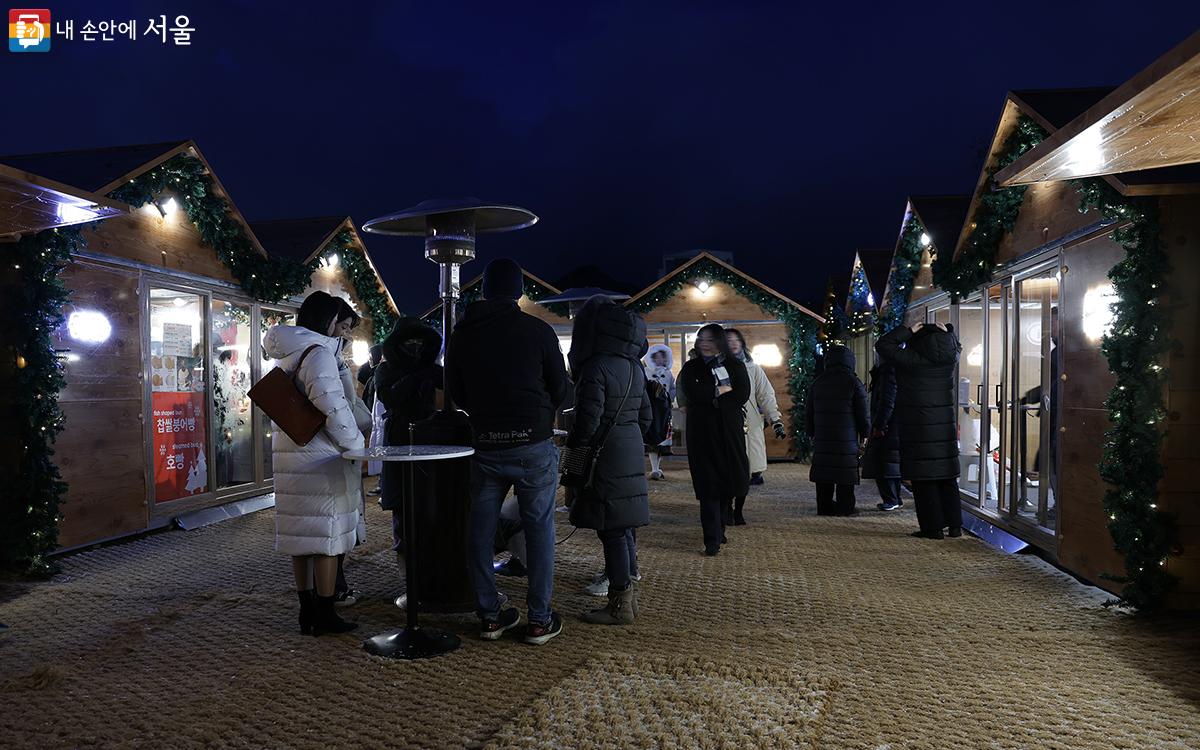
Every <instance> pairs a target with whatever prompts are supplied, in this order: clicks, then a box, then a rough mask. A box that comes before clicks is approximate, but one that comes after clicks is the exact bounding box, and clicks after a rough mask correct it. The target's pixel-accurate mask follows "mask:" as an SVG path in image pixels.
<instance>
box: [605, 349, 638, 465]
mask: <svg viewBox="0 0 1200 750" xmlns="http://www.w3.org/2000/svg"><path fill="white" fill-rule="evenodd" d="M633 374H634V364H633V363H632V362H630V363H629V385H627V386H625V395H624V396H622V397H621V403H620V404H619V405H618V406H617V410H616V411H615V412H613V416H612V419H610V420H609V421H608V424H607V425H606V426H605V427H604V433H603V434H602V435H601V436H600V439H599V440H597V441H596V451H597V452H599V451H600V449H601V448H603V447H604V444H605V443H606V442H608V435H609V433H610V432H612V430H613V427H615V426H616V424H617V419H618V418H620V416H621V410H622V409H624V408H625V402H626V401H628V400H629V392H630V391H631V390H633Z"/></svg>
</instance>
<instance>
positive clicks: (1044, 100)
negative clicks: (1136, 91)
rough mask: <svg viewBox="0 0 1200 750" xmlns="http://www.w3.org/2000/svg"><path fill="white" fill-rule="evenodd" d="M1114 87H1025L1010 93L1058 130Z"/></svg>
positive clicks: (1053, 128)
mask: <svg viewBox="0 0 1200 750" xmlns="http://www.w3.org/2000/svg"><path fill="white" fill-rule="evenodd" d="M1113 88H1114V87H1112V86H1104V87H1099V88H1086V89H1024V90H1022V91H1013V92H1010V93H1011V95H1012V96H1013V97H1014V98H1016V99H1017V100H1018V101H1019V103H1024V104H1027V105H1028V106H1029V107H1030V108H1032V109H1033V110H1034V111H1035V112H1036V113H1037V114H1038V115H1041V119H1043V120H1045V121H1046V123H1047V124H1049V125H1050V128H1051V129H1052V130H1058V129H1059V128H1061V127H1062V126H1063V125H1066V124H1067V123H1068V122H1070V121H1071V120H1074V119H1075V118H1076V117H1079V115H1081V114H1083V113H1084V112H1086V111H1087V110H1088V108H1089V107H1092V106H1093V105H1095V104H1096V103H1097V102H1099V101H1100V100H1101V99H1103V98H1104V97H1106V96H1108V95H1109V94H1111V93H1112V91H1113ZM1030 114H1032V113H1030Z"/></svg>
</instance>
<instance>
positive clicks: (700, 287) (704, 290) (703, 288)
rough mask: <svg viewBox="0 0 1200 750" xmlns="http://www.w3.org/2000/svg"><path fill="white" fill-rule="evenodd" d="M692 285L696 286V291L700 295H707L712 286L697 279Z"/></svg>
mask: <svg viewBox="0 0 1200 750" xmlns="http://www.w3.org/2000/svg"><path fill="white" fill-rule="evenodd" d="M692 283H693V284H695V285H696V291H698V292H700V293H701V294H708V293H709V291H710V290H711V289H712V284H710V283H709V281H708V279H697V280H696V281H693V282H692Z"/></svg>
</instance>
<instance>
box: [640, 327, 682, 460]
mask: <svg viewBox="0 0 1200 750" xmlns="http://www.w3.org/2000/svg"><path fill="white" fill-rule="evenodd" d="M674 363H675V355H674V353H673V352H672V351H671V347H669V346H667V345H666V344H655V345H654V346H652V347H650V348H649V349H648V350H647V351H646V356H644V357H642V364H643V365H644V366H645V368H646V378H647V379H648V380H653V381H654V382H656V383H658V384H659V385H660V386H662V388H663V391H665V392H666V394H667V400H668V401H669V402H670V403H671V404H674V403H675V389H676V386H675V375H674V374H673V373H672V372H671V368H672V367H673V366H674ZM674 439H675V438H674V435H673V432H672V428H671V426H670V425H669V424H668V425H667V436H666V438H664V439H663V441H662V442H661V443H659V444H658V445H648V446H646V452H647V453H648V454H649V455H650V478H651V479H654V480H659V481H661V480H663V479H666V478H667V477H666V474H664V473H663V470H662V457H663V456H669V455H671V445H672V443H673V442H674Z"/></svg>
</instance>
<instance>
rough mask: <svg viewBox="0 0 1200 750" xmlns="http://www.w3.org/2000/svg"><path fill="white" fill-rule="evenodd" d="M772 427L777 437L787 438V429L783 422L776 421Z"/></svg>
mask: <svg viewBox="0 0 1200 750" xmlns="http://www.w3.org/2000/svg"><path fill="white" fill-rule="evenodd" d="M771 427H772V428H773V429H774V430H775V437H777V438H779V439H780V440H783V439H785V438H787V430H785V429H784V427H783V422H774V423H772V424H771Z"/></svg>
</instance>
